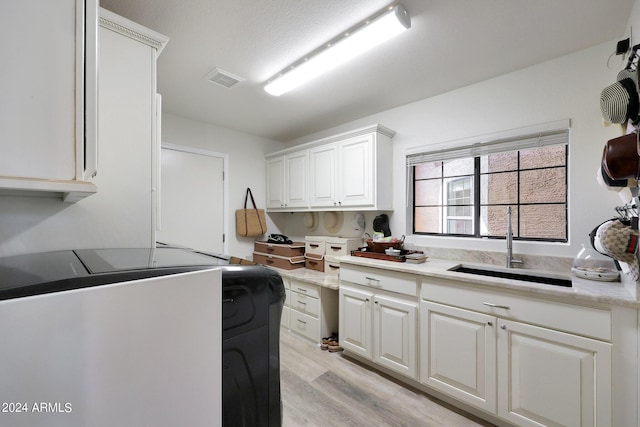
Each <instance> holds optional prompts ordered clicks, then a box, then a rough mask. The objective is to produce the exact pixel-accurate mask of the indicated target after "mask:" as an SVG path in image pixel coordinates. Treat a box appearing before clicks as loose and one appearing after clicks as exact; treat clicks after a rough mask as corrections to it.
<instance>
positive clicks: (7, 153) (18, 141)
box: [0, 0, 97, 198]
mask: <svg viewBox="0 0 640 427" xmlns="http://www.w3.org/2000/svg"><path fill="white" fill-rule="evenodd" d="M0 20H1V23H2V25H0V37H1V38H2V40H3V43H2V47H0V54H1V55H2V58H3V67H2V69H1V70H0V94H2V96H1V98H0V134H1V135H2V139H1V140H0V152H1V153H2V156H0V177H1V178H3V180H2V182H0V187H2V188H9V189H18V190H19V189H25V190H27V189H28V190H43V191H73V189H72V187H73V185H72V186H71V187H68V188H69V190H67V187H64V188H56V187H60V186H61V185H63V184H73V183H78V182H81V181H83V180H84V179H85V177H84V163H85V148H86V149H87V150H86V154H87V155H88V156H89V157H94V155H95V145H96V135H95V128H96V126H95V125H96V123H95V122H96V117H95V116H96V113H95V112H96V102H97V101H96V94H95V91H96V87H95V85H96V75H97V69H96V60H97V56H96V55H97V50H96V34H97V2H96V1H95V0H86V1H85V0H59V1H55V2H52V1H48V0H28V1H26V0H25V1H19V2H5V3H4V4H3V7H2V15H1V18H0ZM85 26H86V28H85ZM18 35H19V36H18ZM85 36H86V38H85ZM85 61H86V69H85ZM44 70H46V73H45V75H43V71H44ZM45 76H46V77H45ZM85 104H86V106H85ZM85 130H86V133H85ZM87 160H89V158H87ZM94 161H95V159H94ZM4 178H11V180H9V181H7V180H4ZM54 180H55V181H56V182H55V183H54V182H52V181H54ZM57 181H59V182H57ZM56 184H57V185H56ZM92 192H95V189H93V191H92ZM79 197H80V198H81V197H82V196H79Z"/></svg>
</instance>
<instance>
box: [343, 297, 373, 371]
mask: <svg viewBox="0 0 640 427" xmlns="http://www.w3.org/2000/svg"><path fill="white" fill-rule="evenodd" d="M372 299H373V294H372V293H371V292H366V291H362V290H359V289H352V288H347V287H346V286H342V285H341V286H340V343H341V345H342V347H344V348H345V349H346V350H349V351H351V352H353V353H355V354H357V355H359V356H362V357H366V358H367V359H373V349H372V348H371V326H372V320H371V313H372V311H371V300H372Z"/></svg>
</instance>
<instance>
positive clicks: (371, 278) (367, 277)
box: [364, 276, 380, 282]
mask: <svg viewBox="0 0 640 427" xmlns="http://www.w3.org/2000/svg"><path fill="white" fill-rule="evenodd" d="M364 278H365V279H367V280H373V281H374V282H380V279H376V278H373V277H369V276H364Z"/></svg>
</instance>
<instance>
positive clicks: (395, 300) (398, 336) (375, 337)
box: [339, 271, 418, 379]
mask: <svg viewBox="0 0 640 427" xmlns="http://www.w3.org/2000/svg"><path fill="white" fill-rule="evenodd" d="M341 274H342V271H341ZM339 317H340V343H341V345H342V346H343V347H344V349H345V350H346V351H349V352H351V353H353V354H356V355H358V356H361V357H364V358H367V359H369V360H373V361H374V362H375V363H377V364H379V365H381V366H384V367H386V368H389V369H391V370H393V371H395V372H398V373H400V374H402V375H404V376H407V377H410V378H413V379H417V374H418V368H417V366H418V353H417V348H416V346H417V333H418V301H417V299H415V300H412V299H411V298H406V297H404V296H403V295H395V294H391V293H389V292H384V291H379V290H375V292H374V291H370V290H369V289H367V288H360V287H357V286H350V285H346V286H345V282H341V284H340V316H339Z"/></svg>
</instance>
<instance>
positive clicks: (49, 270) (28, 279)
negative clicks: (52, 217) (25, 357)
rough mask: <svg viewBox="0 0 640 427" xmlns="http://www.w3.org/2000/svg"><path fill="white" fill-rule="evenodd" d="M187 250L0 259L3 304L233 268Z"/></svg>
mask: <svg viewBox="0 0 640 427" xmlns="http://www.w3.org/2000/svg"><path fill="white" fill-rule="evenodd" d="M228 264H229V260H228V259H227V258H226V257H224V256H220V255H212V254H205V253H201V252H196V251H193V250H189V249H184V248H174V247H158V248H141V249H82V250H66V251H55V252H42V253H36V254H27V255H16V256H12V257H6V258H0V300H6V299H12V298H19V297H26V296H33V295H40V294H46V293H52V292H60V291H67V290H71V289H80V288H86V287H90V286H97V285H104V284H109V283H116V282H123V281H129V280H136V279H144V278H147V277H156V276H162V275H167V274H177V273H183V272H187V271H195V270H202V269H206V268H212V267H217V266H224V265H228Z"/></svg>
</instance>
